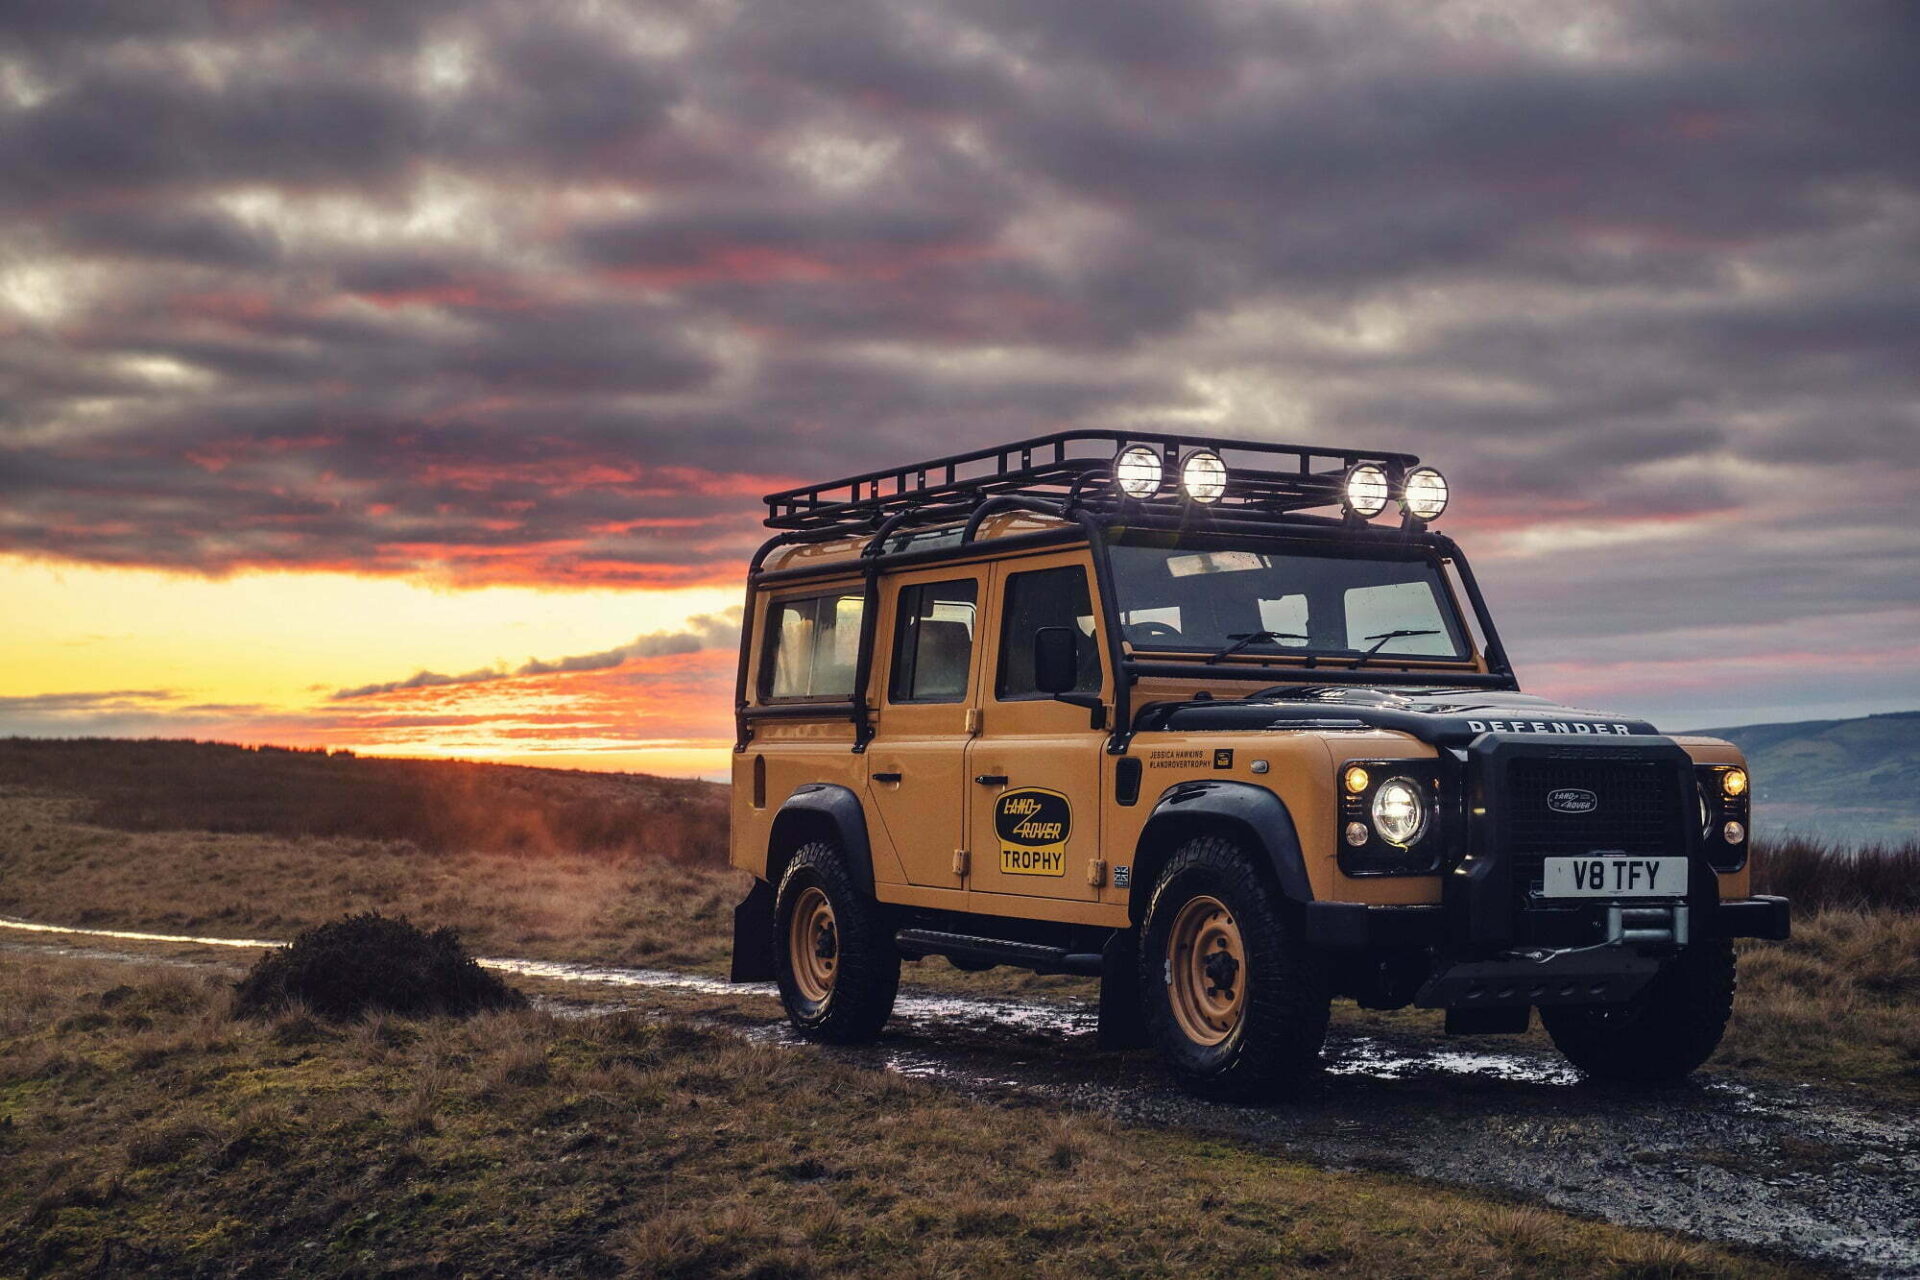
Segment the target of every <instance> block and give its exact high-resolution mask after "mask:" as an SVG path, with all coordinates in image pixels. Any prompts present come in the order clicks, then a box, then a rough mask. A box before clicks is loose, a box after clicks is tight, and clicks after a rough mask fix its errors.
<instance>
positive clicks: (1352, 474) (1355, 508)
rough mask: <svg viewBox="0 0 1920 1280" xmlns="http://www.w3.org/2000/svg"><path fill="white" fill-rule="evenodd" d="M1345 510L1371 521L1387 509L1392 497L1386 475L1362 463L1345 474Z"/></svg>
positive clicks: (1376, 468)
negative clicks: (1389, 499)
mask: <svg viewBox="0 0 1920 1280" xmlns="http://www.w3.org/2000/svg"><path fill="white" fill-rule="evenodd" d="M1345 492H1346V495H1347V510H1349V511H1351V512H1353V514H1355V515H1357V516H1362V517H1365V518H1366V519H1369V520H1371V519H1372V518H1373V517H1375V516H1377V515H1379V514H1380V513H1381V512H1382V511H1385V510H1386V509H1387V499H1388V498H1390V497H1392V496H1393V493H1392V490H1391V489H1390V488H1389V487H1388V485H1387V473H1386V472H1384V471H1382V470H1381V469H1380V468H1378V467H1376V466H1374V465H1373V464H1372V463H1371V462H1363V463H1361V464H1360V465H1359V466H1357V467H1355V468H1353V469H1352V470H1351V471H1349V472H1347V479H1346V485H1345Z"/></svg>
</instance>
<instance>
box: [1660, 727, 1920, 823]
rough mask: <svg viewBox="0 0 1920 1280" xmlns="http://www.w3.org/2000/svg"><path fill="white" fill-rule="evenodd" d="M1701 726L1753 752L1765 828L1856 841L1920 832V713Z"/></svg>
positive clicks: (1757, 805) (1759, 819) (1759, 818)
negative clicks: (1711, 727)
mask: <svg viewBox="0 0 1920 1280" xmlns="http://www.w3.org/2000/svg"><path fill="white" fill-rule="evenodd" d="M1697 732H1699V733H1704V734H1707V735H1709V736H1711V737H1715V738H1725V739H1726V740H1727V741H1729V742H1731V743H1734V744H1735V745H1736V746H1738V747H1739V748H1740V749H1741V750H1742V751H1744V752H1746V753H1747V762H1748V763H1749V764H1750V765H1751V766H1752V767H1753V785H1754V814H1753V817H1754V825H1755V826H1756V827H1758V828H1759V829H1760V830H1762V831H1765V832H1784V831H1793V832H1802V833H1805V834H1808V835H1815V836H1819V837H1821V838H1824V839H1829V840H1840V841H1848V842H1857V843H1895V842H1902V841H1909V840H1913V839H1914V838H1915V837H1916V835H1920V711H1896V712H1891V713H1889V714H1886V715H1878V716H1865V717H1863V718H1861V719H1858V720H1802V721H1797V722H1795V723H1792V724H1749V725H1741V726H1739V727H1738V728H1733V729H1701V730H1697Z"/></svg>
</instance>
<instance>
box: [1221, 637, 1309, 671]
mask: <svg viewBox="0 0 1920 1280" xmlns="http://www.w3.org/2000/svg"><path fill="white" fill-rule="evenodd" d="M1306 638H1307V637H1305V636H1303V635H1301V634H1300V633H1299V632H1297V631H1246V632H1240V631H1229V632H1228V633H1227V639H1229V640H1231V641H1233V643H1232V644H1230V645H1228V646H1227V647H1226V648H1224V649H1222V650H1221V651H1220V652H1218V653H1216V654H1214V655H1213V656H1212V657H1211V658H1208V659H1207V664H1208V665H1209V666H1211V665H1212V664H1214V663H1216V662H1218V661H1220V659H1222V658H1231V657H1232V656H1233V655H1234V654H1236V653H1238V652H1240V651H1241V650H1242V649H1244V648H1246V647H1247V646H1248V645H1250V644H1273V643H1276V642H1278V641H1281V640H1305V639H1306Z"/></svg>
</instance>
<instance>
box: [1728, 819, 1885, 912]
mask: <svg viewBox="0 0 1920 1280" xmlns="http://www.w3.org/2000/svg"><path fill="white" fill-rule="evenodd" d="M1753 888H1754V892H1755V893H1777V894H1782V895H1784V896H1785V897H1788V898H1791V899H1792V900H1793V905H1794V909H1795V910H1796V911H1799V912H1808V913H1811V912H1816V911H1825V910H1829V909H1840V910H1845V911H1861V910H1867V911H1906V912H1916V911H1920V840H1909V841H1907V842H1906V843H1905V844H1899V845H1865V846H1862V847H1859V848H1853V847H1850V846H1845V845H1839V844H1833V843H1830V842H1827V841H1822V840H1812V839H1809V838H1807V837H1805V836H1784V837H1778V838H1774V839H1762V840H1757V841H1755V842H1754V847H1753Z"/></svg>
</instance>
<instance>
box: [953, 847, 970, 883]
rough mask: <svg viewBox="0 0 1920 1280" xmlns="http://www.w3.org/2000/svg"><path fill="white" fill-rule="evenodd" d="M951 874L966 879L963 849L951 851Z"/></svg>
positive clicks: (965, 858) (965, 857)
mask: <svg viewBox="0 0 1920 1280" xmlns="http://www.w3.org/2000/svg"><path fill="white" fill-rule="evenodd" d="M953 874H954V875H956V876H959V877H961V878H962V879H965V878H966V874H967V851H966V850H965V849H955V850H954V851H953Z"/></svg>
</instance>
